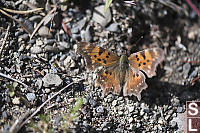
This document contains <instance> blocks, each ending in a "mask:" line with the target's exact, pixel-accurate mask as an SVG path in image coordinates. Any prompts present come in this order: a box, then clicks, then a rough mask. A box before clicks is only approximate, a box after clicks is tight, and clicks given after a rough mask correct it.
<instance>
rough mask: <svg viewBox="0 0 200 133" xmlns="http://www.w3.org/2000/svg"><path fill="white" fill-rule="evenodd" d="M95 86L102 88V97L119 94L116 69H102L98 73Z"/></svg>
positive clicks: (118, 80)
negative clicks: (110, 93)
mask: <svg viewBox="0 0 200 133" xmlns="http://www.w3.org/2000/svg"><path fill="white" fill-rule="evenodd" d="M96 81H97V84H98V85H100V86H101V88H103V97H104V96H105V95H107V94H108V93H109V92H112V93H114V94H120V92H121V86H120V79H119V70H118V67H114V68H112V67H110V68H104V69H102V70H101V71H100V72H99V73H98V78H97V80H96Z"/></svg>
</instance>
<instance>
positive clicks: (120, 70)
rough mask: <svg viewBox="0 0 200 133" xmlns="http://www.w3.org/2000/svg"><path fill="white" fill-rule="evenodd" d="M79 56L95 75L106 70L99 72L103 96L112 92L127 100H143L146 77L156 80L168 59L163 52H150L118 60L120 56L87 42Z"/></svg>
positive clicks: (156, 49)
mask: <svg viewBox="0 0 200 133" xmlns="http://www.w3.org/2000/svg"><path fill="white" fill-rule="evenodd" d="M78 53H79V54H81V55H83V56H84V57H85V59H86V63H87V68H88V69H89V70H91V71H93V70H94V69H96V68H97V67H99V66H103V69H101V70H100V71H99V72H98V78H97V80H96V83H97V84H98V85H99V86H101V87H102V88H103V96H104V95H106V94H108V93H109V92H112V93H114V94H120V92H121V89H123V95H124V96H131V95H134V96H136V97H137V98H138V100H141V92H142V90H144V89H146V88H147V84H146V83H145V79H146V78H145V75H144V74H143V72H144V73H146V75H147V76H148V77H149V78H151V77H152V76H155V75H156V73H155V70H156V67H157V65H158V64H159V63H161V62H162V61H163V59H164V52H163V50H162V49H160V48H153V49H147V50H143V51H139V52H137V53H133V54H131V55H130V56H129V57H127V56H126V55H122V56H120V57H119V56H117V54H115V53H113V52H111V51H109V50H106V49H104V48H101V47H98V46H96V45H93V44H89V43H86V42H81V43H78Z"/></svg>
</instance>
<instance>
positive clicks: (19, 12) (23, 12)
mask: <svg viewBox="0 0 200 133" xmlns="http://www.w3.org/2000/svg"><path fill="white" fill-rule="evenodd" d="M3 10H5V11H7V12H10V13H16V14H28V13H32V12H37V11H41V10H43V8H36V9H33V10H28V11H18V10H12V9H8V8H3Z"/></svg>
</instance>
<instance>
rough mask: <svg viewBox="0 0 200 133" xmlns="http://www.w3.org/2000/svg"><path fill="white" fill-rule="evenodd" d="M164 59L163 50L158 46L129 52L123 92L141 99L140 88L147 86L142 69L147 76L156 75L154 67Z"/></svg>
mask: <svg viewBox="0 0 200 133" xmlns="http://www.w3.org/2000/svg"><path fill="white" fill-rule="evenodd" d="M163 59H164V51H163V50H162V49H160V48H153V49H147V50H143V51H140V52H137V53H134V54H131V55H130V56H129V58H128V60H129V68H128V70H127V72H126V77H125V85H124V90H123V94H124V95H125V96H127V95H134V96H136V97H137V98H138V100H141V92H142V90H144V89H146V88H147V84H146V83H145V76H144V74H143V73H142V72H141V71H140V70H142V71H143V72H145V73H146V74H147V76H148V77H149V78H151V77H152V76H155V75H156V72H155V71H156V67H157V65H158V64H159V63H161V62H162V61H163Z"/></svg>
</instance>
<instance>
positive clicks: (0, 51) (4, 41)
mask: <svg viewBox="0 0 200 133" xmlns="http://www.w3.org/2000/svg"><path fill="white" fill-rule="evenodd" d="M9 30H10V25H9V26H8V28H7V30H6V35H5V36H4V39H3V43H2V45H1V48H0V58H1V55H2V52H3V49H4V46H5V44H6V40H7V38H8V33H9Z"/></svg>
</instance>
